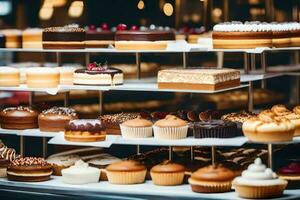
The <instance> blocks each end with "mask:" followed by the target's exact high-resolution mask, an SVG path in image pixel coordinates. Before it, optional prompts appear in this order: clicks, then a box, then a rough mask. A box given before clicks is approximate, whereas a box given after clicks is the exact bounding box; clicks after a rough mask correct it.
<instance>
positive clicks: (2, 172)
mask: <svg viewBox="0 0 300 200" xmlns="http://www.w3.org/2000/svg"><path fill="white" fill-rule="evenodd" d="M6 171H7V168H6V167H4V168H0V178H6V176H7V173H6Z"/></svg>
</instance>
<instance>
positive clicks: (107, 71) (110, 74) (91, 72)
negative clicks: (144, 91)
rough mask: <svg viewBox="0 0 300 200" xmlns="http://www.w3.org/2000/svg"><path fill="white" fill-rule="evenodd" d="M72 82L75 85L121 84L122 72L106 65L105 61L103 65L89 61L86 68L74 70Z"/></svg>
mask: <svg viewBox="0 0 300 200" xmlns="http://www.w3.org/2000/svg"><path fill="white" fill-rule="evenodd" d="M73 83H74V84H76V85H107V86H108V85H111V86H113V85H121V84H123V72H122V71H121V70H119V69H116V68H110V67H108V66H107V64H106V63H105V64H103V65H102V64H101V63H100V64H98V63H90V64H89V65H88V66H87V69H77V70H75V72H74V75H73Z"/></svg>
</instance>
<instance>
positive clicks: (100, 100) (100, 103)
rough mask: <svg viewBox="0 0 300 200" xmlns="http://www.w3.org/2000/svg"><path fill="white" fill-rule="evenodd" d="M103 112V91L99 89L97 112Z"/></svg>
mask: <svg viewBox="0 0 300 200" xmlns="http://www.w3.org/2000/svg"><path fill="white" fill-rule="evenodd" d="M103 113H104V106H103V91H99V114H100V115H102V114H103Z"/></svg>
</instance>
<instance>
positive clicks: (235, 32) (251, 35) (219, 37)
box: [212, 22, 272, 49]
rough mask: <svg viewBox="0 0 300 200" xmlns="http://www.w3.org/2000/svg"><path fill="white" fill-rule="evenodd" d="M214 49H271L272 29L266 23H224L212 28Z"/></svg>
mask: <svg viewBox="0 0 300 200" xmlns="http://www.w3.org/2000/svg"><path fill="white" fill-rule="evenodd" d="M212 38H213V47H214V48H215V49H252V48H257V47H272V29H271V25H270V24H267V23H258V22H246V23H244V24H243V23H241V22H226V23H221V24H217V25H215V26H214V27H213V34H212Z"/></svg>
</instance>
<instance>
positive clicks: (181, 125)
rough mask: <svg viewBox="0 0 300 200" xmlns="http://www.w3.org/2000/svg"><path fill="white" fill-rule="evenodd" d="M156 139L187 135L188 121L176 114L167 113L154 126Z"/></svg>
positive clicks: (180, 137) (181, 137) (178, 137)
mask: <svg viewBox="0 0 300 200" xmlns="http://www.w3.org/2000/svg"><path fill="white" fill-rule="evenodd" d="M153 130H154V137H155V138H156V139H167V140H176V139H183V138H186V137H187V132H188V123H187V122H186V121H184V120H182V119H180V118H178V117H176V116H174V115H167V116H166V117H165V118H164V119H161V120H158V121H157V122H155V124H154V126H153Z"/></svg>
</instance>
